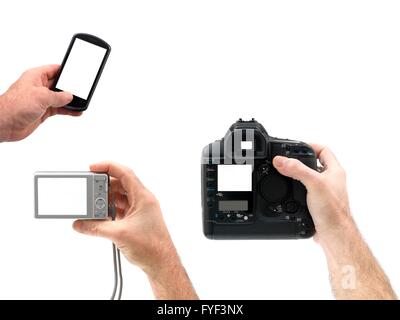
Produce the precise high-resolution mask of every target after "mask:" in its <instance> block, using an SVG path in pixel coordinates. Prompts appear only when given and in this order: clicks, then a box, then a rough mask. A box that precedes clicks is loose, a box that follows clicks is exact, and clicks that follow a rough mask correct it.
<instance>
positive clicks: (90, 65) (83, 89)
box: [52, 33, 111, 111]
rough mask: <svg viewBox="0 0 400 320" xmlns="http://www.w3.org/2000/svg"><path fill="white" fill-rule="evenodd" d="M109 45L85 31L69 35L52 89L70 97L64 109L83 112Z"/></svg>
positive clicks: (103, 64) (94, 87)
mask: <svg viewBox="0 0 400 320" xmlns="http://www.w3.org/2000/svg"><path fill="white" fill-rule="evenodd" d="M110 52H111V47H110V45H109V44H108V43H107V42H105V41H104V40H102V39H100V38H98V37H95V36H93V35H90V34H86V33H77V34H75V35H74V36H73V37H72V40H71V43H70V45H69V47H68V50H67V53H66V54H65V57H64V60H63V62H62V64H61V68H60V71H59V74H58V76H57V78H56V79H55V81H54V84H53V87H52V90H53V91H68V92H71V93H72V94H73V96H74V98H73V100H72V101H71V102H70V103H69V104H68V105H67V106H65V107H64V108H66V109H68V110H72V111H84V110H86V109H87V108H88V106H89V102H90V99H91V98H92V96H93V93H94V91H95V89H96V86H97V83H98V81H99V79H100V76H101V73H102V72H103V69H104V66H105V64H106V62H107V59H108V56H109V55H110Z"/></svg>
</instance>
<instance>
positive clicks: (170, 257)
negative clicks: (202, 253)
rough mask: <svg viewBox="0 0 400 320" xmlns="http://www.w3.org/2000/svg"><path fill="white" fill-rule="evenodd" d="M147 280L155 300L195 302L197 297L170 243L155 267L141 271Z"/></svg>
mask: <svg viewBox="0 0 400 320" xmlns="http://www.w3.org/2000/svg"><path fill="white" fill-rule="evenodd" d="M143 270H144V271H145V272H146V274H147V277H148V279H149V282H150V285H151V287H152V289H153V293H154V296H155V298H156V299H162V300H197V299H198V296H197V294H196V291H195V290H194V288H193V285H192V283H191V281H190V279H189V276H188V275H187V273H186V270H185V268H184V267H183V265H182V262H181V260H180V259H179V256H178V253H177V252H176V249H175V247H173V244H172V241H171V249H170V250H165V251H164V254H163V258H162V261H161V263H159V264H158V265H157V267H154V266H153V267H152V268H149V269H147V270H145V269H143Z"/></svg>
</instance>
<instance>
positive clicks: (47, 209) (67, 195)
mask: <svg viewBox="0 0 400 320" xmlns="http://www.w3.org/2000/svg"><path fill="white" fill-rule="evenodd" d="M87 184H88V180H87V178H76V177H74V178H47V177H46V178H38V180H37V192H38V216H58V215H59V216H70V215H74V216H86V215H87Z"/></svg>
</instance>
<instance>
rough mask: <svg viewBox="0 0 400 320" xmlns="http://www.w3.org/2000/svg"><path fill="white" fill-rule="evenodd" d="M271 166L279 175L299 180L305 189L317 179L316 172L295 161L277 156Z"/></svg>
mask: <svg viewBox="0 0 400 320" xmlns="http://www.w3.org/2000/svg"><path fill="white" fill-rule="evenodd" d="M273 164H274V167H275V168H276V169H277V170H278V172H279V173H280V174H282V175H284V176H286V177H289V178H293V179H295V180H299V181H300V182H302V183H303V184H304V185H305V186H306V188H307V189H309V187H311V186H312V185H313V184H314V183H315V181H316V180H317V179H318V178H319V177H318V174H319V173H318V172H317V171H314V170H313V169H311V168H309V167H307V166H306V165H305V164H304V163H302V162H300V161H299V160H297V159H292V158H286V157H282V156H277V157H275V158H274V160H273Z"/></svg>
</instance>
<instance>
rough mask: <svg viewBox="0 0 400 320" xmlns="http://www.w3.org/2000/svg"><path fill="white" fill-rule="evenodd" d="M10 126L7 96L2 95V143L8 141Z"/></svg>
mask: <svg viewBox="0 0 400 320" xmlns="http://www.w3.org/2000/svg"><path fill="white" fill-rule="evenodd" d="M9 137H10V125H9V120H8V112H7V102H6V95H5V94H3V95H0V142H4V141H8V139H9Z"/></svg>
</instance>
